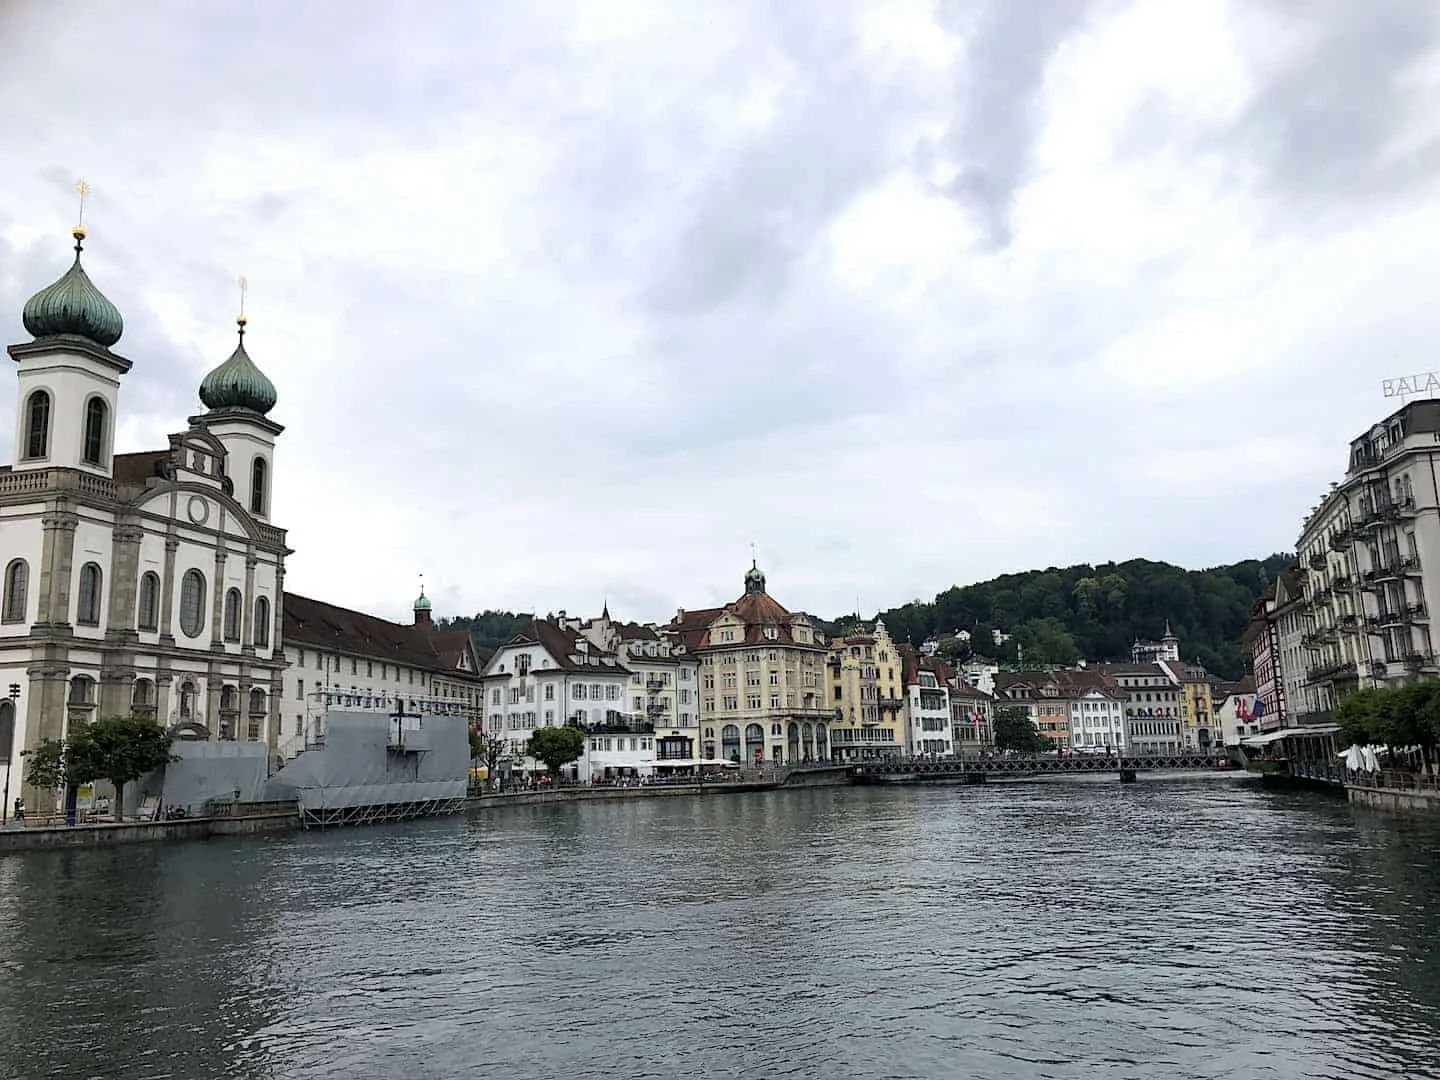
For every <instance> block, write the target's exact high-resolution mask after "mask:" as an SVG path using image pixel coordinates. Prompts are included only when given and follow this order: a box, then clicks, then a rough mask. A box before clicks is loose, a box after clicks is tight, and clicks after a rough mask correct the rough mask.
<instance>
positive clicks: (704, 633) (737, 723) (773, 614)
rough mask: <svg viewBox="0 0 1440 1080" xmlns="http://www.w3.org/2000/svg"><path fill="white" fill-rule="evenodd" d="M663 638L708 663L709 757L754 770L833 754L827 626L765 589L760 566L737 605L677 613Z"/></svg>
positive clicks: (703, 724)
mask: <svg viewBox="0 0 1440 1080" xmlns="http://www.w3.org/2000/svg"><path fill="white" fill-rule="evenodd" d="M662 633H664V634H665V635H666V636H668V637H671V638H672V639H674V640H676V641H678V642H679V643H680V644H681V645H683V646H684V648H685V650H686V651H687V652H688V653H690V654H692V655H694V656H696V657H698V658H699V661H700V667H699V671H700V739H701V749H702V756H703V757H705V758H717V757H721V758H726V759H728V760H731V761H739V762H743V763H744V764H747V765H751V764H755V763H758V762H762V761H770V762H792V761H803V760H805V759H806V758H824V757H829V756H830V720H831V719H832V714H830V713H829V712H827V711H826V708H825V688H824V686H823V684H822V681H821V680H822V679H823V677H824V674H825V659H826V655H827V653H828V652H829V648H828V646H827V645H826V643H825V639H824V637H823V635H822V634H821V632H820V625H819V623H818V622H817V621H816V620H814V619H812V618H811V617H810V616H808V615H805V614H802V613H799V612H790V611H787V610H786V609H785V608H784V607H783V606H782V605H781V604H780V603H779V602H777V601H776V600H775V599H774V598H773V597H772V596H770V595H769V593H767V592H766V591H765V575H764V574H763V573H761V572H760V569H759V567H757V566H755V565H754V564H753V563H752V564H751V566H750V569H749V570H748V571H747V572H746V574H745V591H744V593H743V594H741V596H740V598H739V599H737V600H735V601H734V602H733V603H729V604H726V605H725V606H724V607H719V608H705V609H703V610H701V611H686V610H684V609H683V608H682V609H681V610H680V611H678V612H676V614H675V619H674V620H673V621H672V622H671V623H670V624H669V625H668V626H667V627H665V628H664V629H663V631H662Z"/></svg>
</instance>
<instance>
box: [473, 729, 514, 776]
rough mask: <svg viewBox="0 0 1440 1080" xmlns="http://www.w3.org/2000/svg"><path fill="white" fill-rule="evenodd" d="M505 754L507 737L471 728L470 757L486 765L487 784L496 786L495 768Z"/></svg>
mask: <svg viewBox="0 0 1440 1080" xmlns="http://www.w3.org/2000/svg"><path fill="white" fill-rule="evenodd" d="M504 755H505V739H504V738H503V737H502V736H501V735H499V734H498V733H496V732H491V731H479V730H476V729H475V728H471V729H470V758H471V760H473V761H479V762H481V763H483V764H484V766H485V786H486V787H492V788H493V787H494V786H495V780H496V777H495V770H496V769H497V768H499V766H500V759H501V758H502V757H503V756H504Z"/></svg>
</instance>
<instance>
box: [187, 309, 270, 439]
mask: <svg viewBox="0 0 1440 1080" xmlns="http://www.w3.org/2000/svg"><path fill="white" fill-rule="evenodd" d="M277 400H278V396H277V395H276V393H275V384H274V383H272V382H271V381H270V380H269V379H268V378H266V376H265V373H264V372H263V371H261V370H260V369H259V368H258V367H256V366H255V361H253V360H251V359H250V354H249V353H247V352H246V351H245V322H244V320H243V319H241V320H240V340H239V342H238V343H237V344H236V345H235V351H234V352H232V353H231V354H230V357H229V359H227V360H226V361H225V362H224V363H223V364H221V365H219V366H218V367H216V368H214V369H213V370H212V371H211V372H210V373H209V374H208V375H206V376H205V378H204V380H203V381H202V382H201V383H200V401H201V402H202V403H203V404H204V406H205V407H206V408H207V409H246V410H248V411H250V412H256V413H259V414H260V415H261V416H264V415H265V414H266V413H268V412H269V411H270V410H271V409H273V408H274V407H275V402H276V401H277Z"/></svg>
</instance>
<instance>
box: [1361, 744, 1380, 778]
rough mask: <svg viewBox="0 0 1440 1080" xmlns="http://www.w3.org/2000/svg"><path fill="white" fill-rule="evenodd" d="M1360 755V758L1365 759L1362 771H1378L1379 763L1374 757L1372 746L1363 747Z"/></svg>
mask: <svg viewBox="0 0 1440 1080" xmlns="http://www.w3.org/2000/svg"><path fill="white" fill-rule="evenodd" d="M1360 753H1361V756H1362V757H1363V758H1364V759H1365V765H1364V769H1365V771H1366V772H1379V771H1380V762H1379V761H1378V760H1377V759H1376V757H1375V748H1374V747H1373V746H1367V747H1365V748H1364V749H1363V750H1361V751H1360Z"/></svg>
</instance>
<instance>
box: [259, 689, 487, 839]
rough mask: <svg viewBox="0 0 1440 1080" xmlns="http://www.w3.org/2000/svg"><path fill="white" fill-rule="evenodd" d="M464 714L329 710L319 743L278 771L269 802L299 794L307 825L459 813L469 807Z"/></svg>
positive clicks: (267, 788) (272, 780) (269, 787)
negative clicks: (389, 713) (442, 714)
mask: <svg viewBox="0 0 1440 1080" xmlns="http://www.w3.org/2000/svg"><path fill="white" fill-rule="evenodd" d="M469 775H470V738H469V730H468V725H467V723H466V720H465V718H464V717H463V716H438V715H395V714H391V715H386V714H385V713H381V712H348V711H339V710H336V711H331V712H327V713H326V714H325V727H324V731H323V734H322V736H321V738H320V739H319V740H317V741H316V742H315V743H313V744H312V745H311V746H308V747H307V748H306V749H305V750H304V751H303V752H302V753H301V754H299V755H298V756H296V757H295V758H293V759H292V760H291V761H290V762H288V763H287V764H286V765H284V766H283V767H282V768H281V769H280V771H279V772H277V773H275V775H274V776H272V777H271V778H270V780H269V782H268V783H267V784H266V786H265V797H266V798H267V799H276V800H289V799H294V800H295V801H296V802H297V803H298V804H299V807H300V820H301V823H302V824H303V825H304V826H305V827H306V828H315V827H324V826H327V825H359V824H365V823H368V822H376V821H399V820H403V819H405V818H415V817H430V816H433V815H437V814H454V813H458V812H460V811H461V810H463V809H464V808H465V795H466V788H467V785H468V782H469Z"/></svg>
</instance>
